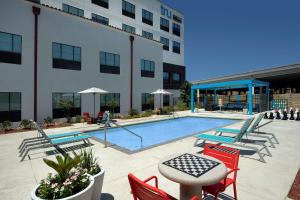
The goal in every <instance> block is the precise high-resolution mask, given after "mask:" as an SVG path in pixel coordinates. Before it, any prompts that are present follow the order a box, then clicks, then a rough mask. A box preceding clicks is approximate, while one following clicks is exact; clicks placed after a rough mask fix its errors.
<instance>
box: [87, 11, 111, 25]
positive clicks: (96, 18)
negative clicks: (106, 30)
mask: <svg viewBox="0 0 300 200" xmlns="http://www.w3.org/2000/svg"><path fill="white" fill-rule="evenodd" d="M100 18H102V19H100ZM91 19H92V21H94V22H97V23H99V24H103V25H107V26H108V25H109V18H107V17H104V16H102V15H98V14H96V13H92V18H91Z"/></svg>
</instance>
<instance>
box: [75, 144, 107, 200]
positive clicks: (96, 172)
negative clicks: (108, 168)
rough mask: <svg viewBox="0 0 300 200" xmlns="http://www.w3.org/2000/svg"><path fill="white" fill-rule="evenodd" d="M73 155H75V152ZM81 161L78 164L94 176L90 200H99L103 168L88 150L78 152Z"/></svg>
mask: <svg viewBox="0 0 300 200" xmlns="http://www.w3.org/2000/svg"><path fill="white" fill-rule="evenodd" d="M75 156H77V155H76V154H75ZM80 157H81V162H80V164H79V166H80V167H81V168H83V169H86V170H87V173H88V174H90V175H91V176H92V177H93V178H94V191H93V196H92V200H99V199H100V198H101V191H102V186H103V179H104V169H101V167H100V166H99V164H98V160H97V158H95V155H94V153H93V151H92V149H90V150H88V151H87V150H83V151H81V154H80Z"/></svg>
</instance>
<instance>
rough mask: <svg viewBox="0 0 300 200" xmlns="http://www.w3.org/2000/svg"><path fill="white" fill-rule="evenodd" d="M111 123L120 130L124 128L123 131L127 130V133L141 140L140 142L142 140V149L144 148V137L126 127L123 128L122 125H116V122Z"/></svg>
mask: <svg viewBox="0 0 300 200" xmlns="http://www.w3.org/2000/svg"><path fill="white" fill-rule="evenodd" d="M110 123H112V124H114V125H116V126H117V127H118V128H122V129H124V130H126V131H127V132H129V133H131V134H133V135H135V136H136V137H138V138H140V140H141V148H143V137H142V136H140V135H138V134H136V133H135V132H133V131H131V130H129V129H128V128H126V127H124V126H121V125H120V124H118V123H116V122H113V121H110Z"/></svg>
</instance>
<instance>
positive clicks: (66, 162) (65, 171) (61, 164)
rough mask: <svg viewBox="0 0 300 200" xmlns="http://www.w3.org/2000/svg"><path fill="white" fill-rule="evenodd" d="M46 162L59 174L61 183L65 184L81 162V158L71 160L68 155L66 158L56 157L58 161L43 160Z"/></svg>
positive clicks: (76, 157)
mask: <svg viewBox="0 0 300 200" xmlns="http://www.w3.org/2000/svg"><path fill="white" fill-rule="evenodd" d="M43 160H44V162H45V163H46V164H47V165H48V166H49V167H51V168H52V169H54V170H55V171H56V172H57V175H58V177H59V181H60V182H64V181H65V180H66V179H67V178H69V176H70V171H71V170H72V169H73V168H74V167H76V166H77V165H78V164H79V163H80V162H81V160H82V159H81V157H80V156H75V157H74V158H71V157H70V156H69V155H68V154H66V155H64V156H60V155H58V156H56V161H57V162H55V161H52V160H48V159H46V158H44V159H43Z"/></svg>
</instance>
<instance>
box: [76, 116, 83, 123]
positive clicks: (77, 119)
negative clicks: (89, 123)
mask: <svg viewBox="0 0 300 200" xmlns="http://www.w3.org/2000/svg"><path fill="white" fill-rule="evenodd" d="M81 118H82V117H81V116H80V115H76V116H75V123H80V122H81Z"/></svg>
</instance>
